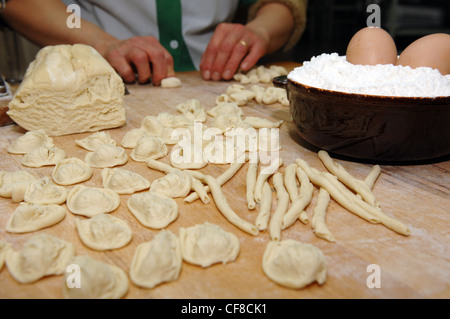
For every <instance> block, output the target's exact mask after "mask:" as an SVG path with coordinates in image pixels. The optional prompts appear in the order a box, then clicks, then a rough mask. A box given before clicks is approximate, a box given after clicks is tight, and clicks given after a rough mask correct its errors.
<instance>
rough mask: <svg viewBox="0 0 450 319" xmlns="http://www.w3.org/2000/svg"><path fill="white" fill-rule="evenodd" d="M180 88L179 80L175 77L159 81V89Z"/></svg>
mask: <svg viewBox="0 0 450 319" xmlns="http://www.w3.org/2000/svg"><path fill="white" fill-rule="evenodd" d="M180 86H181V80H180V79H179V78H177V77H175V76H171V77H168V78H164V79H162V80H161V87H162V88H165V89H172V88H177V87H180Z"/></svg>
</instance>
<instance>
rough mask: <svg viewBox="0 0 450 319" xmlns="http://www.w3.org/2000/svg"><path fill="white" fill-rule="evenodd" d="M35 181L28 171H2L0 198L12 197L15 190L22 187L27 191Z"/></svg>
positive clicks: (0, 172)
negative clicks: (29, 185)
mask: <svg viewBox="0 0 450 319" xmlns="http://www.w3.org/2000/svg"><path fill="white" fill-rule="evenodd" d="M34 180H35V177H34V176H33V175H31V174H30V173H28V172H27V171H14V172H5V171H0V196H1V197H12V196H13V193H14V191H15V189H17V188H18V187H22V186H24V188H25V189H26V187H27V186H28V184H30V183H31V182H33V181H34ZM22 196H23V194H22Z"/></svg>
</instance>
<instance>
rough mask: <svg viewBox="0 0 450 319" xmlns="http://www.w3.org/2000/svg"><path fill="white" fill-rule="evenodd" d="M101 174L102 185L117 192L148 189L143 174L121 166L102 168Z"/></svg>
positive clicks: (129, 192)
mask: <svg viewBox="0 0 450 319" xmlns="http://www.w3.org/2000/svg"><path fill="white" fill-rule="evenodd" d="M101 176H102V181H103V187H104V188H108V189H110V190H113V191H115V192H116V193H117V194H133V193H135V192H137V191H142V190H144V189H148V188H149V187H150V185H151V183H150V181H149V180H147V179H146V178H144V177H143V176H141V175H139V174H137V173H135V172H132V171H129V170H126V169H123V168H112V169H111V168H104V169H103V170H102V172H101Z"/></svg>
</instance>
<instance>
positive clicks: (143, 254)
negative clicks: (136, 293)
mask: <svg viewBox="0 0 450 319" xmlns="http://www.w3.org/2000/svg"><path fill="white" fill-rule="evenodd" d="M182 264H183V257H182V255H181V247H180V240H179V239H178V237H177V236H176V235H174V234H173V233H172V232H171V231H167V230H162V231H161V232H159V233H158V235H156V236H155V237H154V238H153V240H152V241H149V242H146V243H142V244H140V245H139V246H137V247H136V250H135V252H134V256H133V260H132V262H131V267H130V279H131V281H132V282H133V283H134V284H136V285H137V286H139V287H144V288H153V287H155V286H157V285H160V284H162V283H164V282H170V281H174V280H177V279H178V277H179V275H180V271H181V267H182Z"/></svg>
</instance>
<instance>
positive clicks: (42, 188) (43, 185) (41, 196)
mask: <svg viewBox="0 0 450 319" xmlns="http://www.w3.org/2000/svg"><path fill="white" fill-rule="evenodd" d="M66 199H67V189H66V188H64V187H63V186H58V185H56V184H54V183H53V182H52V180H51V179H50V178H49V177H48V176H44V177H43V178H41V179H38V180H35V181H33V182H31V183H30V184H28V186H27V188H26V190H25V194H24V195H23V200H24V201H25V202H27V203H30V204H41V205H51V204H55V205H59V204H62V203H64V202H65V201H66Z"/></svg>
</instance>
